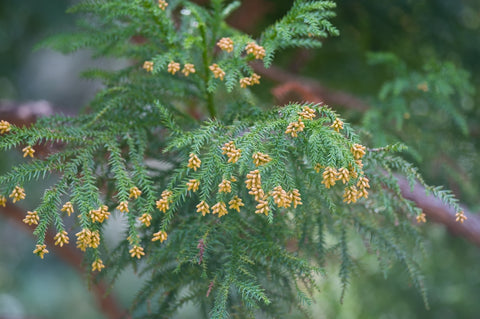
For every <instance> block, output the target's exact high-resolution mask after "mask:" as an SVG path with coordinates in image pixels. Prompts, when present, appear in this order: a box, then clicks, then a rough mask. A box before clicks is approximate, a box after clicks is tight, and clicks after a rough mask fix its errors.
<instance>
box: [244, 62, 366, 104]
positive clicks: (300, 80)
mask: <svg viewBox="0 0 480 319" xmlns="http://www.w3.org/2000/svg"><path fill="white" fill-rule="evenodd" d="M251 66H252V67H253V69H254V70H255V72H256V73H258V74H260V75H261V76H263V77H264V78H267V79H270V80H272V81H275V82H280V83H281V84H280V85H278V86H277V87H275V88H274V89H273V90H272V94H273V95H274V96H275V97H276V98H277V99H278V100H279V101H280V102H282V103H286V102H289V101H295V100H296V101H305V100H308V101H309V102H314V103H320V102H323V103H326V104H328V105H336V106H343V107H346V108H349V109H353V110H357V111H361V112H364V111H366V110H367V109H368V108H369V106H368V105H367V104H366V103H365V102H363V101H362V100H361V99H359V98H357V97H355V96H353V95H351V94H348V93H345V92H342V91H336V90H332V89H330V88H327V87H325V86H324V85H322V84H321V83H320V82H318V81H316V80H314V79H311V78H307V77H302V76H298V75H296V74H293V73H290V72H288V71H285V70H283V69H281V68H279V67H276V66H271V67H269V68H268V69H266V68H265V67H264V66H263V64H262V63H260V62H252V63H251ZM292 94H293V96H292ZM295 95H296V96H295Z"/></svg>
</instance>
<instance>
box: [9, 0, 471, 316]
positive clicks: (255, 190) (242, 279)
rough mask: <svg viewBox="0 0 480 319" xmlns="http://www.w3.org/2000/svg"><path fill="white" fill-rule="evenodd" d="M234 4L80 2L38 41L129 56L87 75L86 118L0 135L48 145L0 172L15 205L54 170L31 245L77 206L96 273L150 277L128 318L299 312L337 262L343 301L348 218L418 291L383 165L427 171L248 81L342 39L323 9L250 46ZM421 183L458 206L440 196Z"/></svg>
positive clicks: (294, 13) (398, 206)
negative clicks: (122, 231) (269, 100)
mask: <svg viewBox="0 0 480 319" xmlns="http://www.w3.org/2000/svg"><path fill="white" fill-rule="evenodd" d="M238 5H239V3H238V2H231V3H228V2H226V1H222V0H214V1H212V3H211V5H210V7H202V6H199V5H197V4H195V3H192V2H190V1H183V0H178V1H169V2H168V5H167V2H166V1H162V0H160V1H158V2H157V1H151V0H136V1H130V2H125V1H120V0H108V1H106V0H105V1H100V0H96V1H93V0H91V1H84V2H81V3H79V4H78V5H76V6H74V7H73V8H72V9H71V10H70V12H72V13H81V14H83V16H84V17H85V18H84V20H81V22H80V23H79V30H80V31H79V32H78V33H75V34H68V35H61V36H57V37H54V38H51V39H49V40H47V41H45V42H44V44H43V45H46V46H49V47H53V48H55V49H58V50H61V51H63V52H73V51H75V50H78V49H82V48H90V49H92V50H93V52H94V56H107V57H122V58H127V59H129V61H130V63H129V65H128V66H126V67H125V68H123V69H121V70H117V71H108V70H90V71H87V72H86V73H85V76H86V77H88V78H96V79H100V80H102V81H103V83H104V85H105V88H104V89H103V90H102V91H100V92H99V93H98V94H97V95H96V97H95V98H94V99H93V101H92V103H91V104H90V108H89V111H88V112H86V113H85V114H82V115H79V116H76V117H67V116H58V115H57V116H54V117H50V118H44V119H41V120H40V121H38V122H37V123H36V124H34V125H32V126H31V127H28V128H19V127H14V126H11V127H10V126H8V127H9V131H8V130H5V131H4V132H3V134H2V136H1V140H0V149H2V150H9V149H13V148H18V147H22V146H24V145H27V146H28V147H27V148H25V149H24V153H25V154H24V155H25V156H32V157H33V156H34V155H33V153H32V150H33V151H34V149H35V147H37V145H40V144H44V145H47V146H49V145H50V146H54V147H52V149H51V151H50V152H49V154H48V155H46V156H44V157H39V158H38V157H37V158H35V159H33V160H29V162H25V163H20V164H18V165H16V166H15V167H14V168H12V169H11V171H10V172H8V173H6V174H5V175H3V176H1V177H0V193H2V194H3V195H4V196H5V197H6V196H9V195H10V197H12V198H13V199H14V201H17V200H21V199H23V198H24V197H25V194H24V193H23V194H22V191H23V185H25V184H26V183H28V182H30V181H34V180H38V179H40V178H44V177H45V176H47V175H50V174H53V175H55V176H58V181H57V182H56V184H55V185H54V186H53V187H51V188H49V189H48V190H46V191H45V195H44V197H43V199H42V202H41V204H40V205H39V206H38V208H37V209H36V210H35V212H36V214H37V215H32V216H38V217H39V222H38V226H37V228H36V230H35V232H34V234H35V235H36V236H37V241H38V242H37V249H36V250H35V253H37V254H39V255H40V256H41V257H42V258H43V255H44V254H45V253H47V252H48V251H46V248H45V246H44V239H45V235H46V232H47V230H48V229H49V227H53V228H55V229H56V231H57V232H58V234H62V232H64V231H65V227H64V224H63V219H64V218H66V217H65V216H64V215H62V214H60V213H59V212H60V211H67V212H68V214H69V215H70V213H71V211H74V214H75V215H77V216H78V218H77V226H78V227H77V229H78V233H76V238H75V239H76V244H77V247H79V248H80V249H81V250H83V251H86V254H87V255H86V256H87V257H86V259H87V261H88V263H91V265H92V271H102V274H103V275H106V276H108V275H110V279H112V280H114V279H115V278H117V277H118V275H119V274H120V273H121V271H122V270H123V269H125V268H126V267H127V266H128V265H133V266H134V267H135V269H137V267H138V269H139V271H140V272H141V273H142V274H143V275H144V276H147V277H148V278H149V279H147V280H146V282H145V285H144V287H143V288H142V289H141V290H140V292H139V294H138V296H137V298H136V299H135V301H134V303H133V305H132V313H134V314H135V315H136V316H138V317H139V318H150V317H152V318H153V317H154V318H160V317H162V318H163V317H165V318H167V317H170V316H171V315H172V314H174V313H175V312H176V311H177V310H178V309H179V308H180V307H181V306H182V305H184V304H185V303H188V302H193V303H195V304H196V305H198V306H199V309H200V311H201V313H202V314H203V315H204V316H205V317H211V318H228V317H229V316H237V317H242V318H247V317H251V318H253V317H255V316H256V315H257V314H258V313H264V314H267V315H270V316H272V317H278V316H279V315H283V313H284V312H285V311H289V310H290V309H291V308H296V309H298V310H299V311H300V312H302V313H303V314H304V315H305V316H308V315H309V312H308V305H309V304H310V303H311V301H312V299H313V298H314V294H315V293H316V291H319V286H318V284H317V281H318V280H319V276H320V275H321V274H323V273H324V269H323V266H324V265H325V264H326V263H328V262H329V261H330V260H331V259H332V256H338V257H339V258H338V260H339V262H340V266H339V276H340V280H341V284H342V296H341V299H343V297H344V293H345V289H346V288H347V286H348V284H349V281H350V276H351V274H352V271H353V270H354V269H355V268H356V267H357V266H356V261H355V260H354V258H353V255H352V254H351V252H350V248H349V237H350V234H351V233H352V232H354V231H357V230H358V231H359V233H360V234H361V235H362V236H363V237H364V239H365V242H366V243H368V245H370V246H371V247H373V248H374V249H375V251H377V254H378V256H379V263H380V265H381V266H382V269H383V270H384V271H385V272H386V270H387V268H388V266H387V265H388V264H389V263H390V261H399V262H400V263H401V264H403V266H404V267H405V268H406V269H407V271H408V273H409V274H410V277H411V280H412V281H413V283H414V284H415V286H416V287H417V288H419V289H420V290H421V292H422V295H423V296H424V297H425V296H426V294H425V288H424V284H423V279H422V276H421V274H420V273H419V271H418V266H417V264H416V263H415V259H414V258H413V257H410V255H411V254H412V253H411V252H412V250H415V249H418V248H419V247H421V244H420V242H421V240H420V236H419V234H418V232H417V231H416V229H415V227H414V226H412V225H411V223H410V218H411V217H416V216H418V215H419V214H420V211H419V209H418V208H417V207H415V205H413V203H412V202H410V201H408V200H406V199H405V198H403V197H402V195H401V192H400V190H399V186H398V183H397V180H396V178H395V174H396V173H400V174H403V175H405V176H407V178H408V179H409V181H410V182H411V183H412V185H413V183H414V182H416V181H420V182H421V183H423V184H424V181H423V179H422V178H421V176H420V174H419V173H418V171H417V169H416V168H415V167H414V166H412V165H411V164H409V163H408V162H407V161H405V160H404V159H402V158H401V157H399V156H396V155H394V154H393V153H396V152H399V151H401V150H403V146H401V145H399V144H398V145H397V144H394V145H390V146H385V147H382V148H378V149H371V150H367V149H366V147H365V146H363V145H361V144H360V143H361V141H360V137H359V136H358V135H357V133H356V130H355V129H354V128H353V127H352V126H350V125H349V124H348V123H346V122H345V121H344V120H342V119H341V118H340V116H339V114H337V113H336V112H335V111H334V110H332V109H330V108H329V107H328V106H327V105H321V104H312V103H302V104H299V103H290V104H288V105H284V106H281V107H275V108H271V107H270V106H268V105H262V104H260V103H256V102H255V96H254V94H253V92H252V91H251V90H250V89H249V86H252V85H256V84H259V83H260V77H259V76H258V75H256V74H255V73H254V72H253V69H252V68H251V66H250V64H249V62H251V61H252V60H257V59H258V60H263V62H264V63H265V65H266V66H268V65H270V64H271V62H272V60H273V57H274V54H275V52H276V51H278V50H280V49H283V48H286V47H292V46H300V47H318V46H320V45H321V43H322V42H321V41H322V39H323V38H325V37H326V36H328V35H337V34H338V31H337V29H336V28H335V27H334V26H333V25H332V24H331V23H330V22H329V19H330V18H332V17H333V16H334V13H333V9H334V7H335V4H334V3H333V2H331V1H300V0H298V1H295V2H294V4H293V6H292V8H291V10H290V11H289V12H288V13H287V14H286V15H285V17H284V18H282V19H281V20H279V21H278V22H277V23H275V24H274V25H272V26H270V27H268V28H267V29H266V30H265V32H264V33H263V34H262V35H261V36H260V38H259V39H257V40H254V39H253V38H252V37H251V36H249V35H247V34H243V33H241V32H239V31H237V30H234V29H232V28H231V27H229V26H228V25H227V24H226V23H225V18H226V17H227V16H228V15H229V14H230V13H231V12H232V11H233V10H234V9H235V8H236V7H238ZM98 30H101V32H98ZM385 92H386V93H385V95H388V94H390V92H391V89H389V88H386V89H385ZM394 92H396V91H395V90H394ZM457 122H458V123H459V125H460V126H462V125H463V124H461V122H460V121H457ZM2 125H4V123H2ZM5 125H6V124H5ZM8 125H9V124H8ZM428 189H429V190H430V191H431V192H432V193H433V194H434V195H435V196H437V197H439V198H442V199H443V200H444V201H445V202H447V203H449V204H451V205H453V206H454V207H456V208H458V206H456V205H457V204H456V200H455V199H454V197H453V196H451V194H450V193H448V192H445V191H443V190H441V189H439V188H435V187H429V188H428ZM64 199H67V200H68V201H67V202H65V203H64V202H63V200H64ZM113 211H117V212H118V213H119V214H123V215H126V218H125V226H126V229H127V231H126V235H125V237H126V238H125V239H124V240H122V241H121V242H120V243H119V244H118V246H117V247H116V248H114V249H113V251H108V247H107V246H108V245H106V244H105V243H104V241H105V240H106V239H105V238H104V235H103V228H104V225H105V223H108V218H109V216H110V214H111V212H113ZM215 215H216V216H215ZM31 218H34V217H31ZM397 225H401V227H397ZM58 236H59V237H58V238H61V237H60V235H58ZM327 238H333V239H334V240H333V242H332V241H331V240H327ZM72 239H73V238H72ZM63 241H65V240H63V239H62V242H63ZM101 256H105V257H104V259H105V264H104V263H103V261H102V259H101ZM141 258H143V259H144V260H145V262H144V263H142V264H140V266H139V264H138V259H141ZM333 259H335V258H333ZM103 268H105V269H104V270H102V269H103ZM425 300H426V299H425ZM151 301H154V303H153V304H154V305H155V306H154V308H155V310H154V312H153V313H147V312H145V311H144V307H143V305H144V304H146V303H147V302H148V303H150V302H151Z"/></svg>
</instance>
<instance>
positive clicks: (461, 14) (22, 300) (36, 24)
mask: <svg viewBox="0 0 480 319" xmlns="http://www.w3.org/2000/svg"><path fill="white" fill-rule="evenodd" d="M199 2H202V1H199ZM203 2H207V1H203ZM72 3H73V1H65V0H48V1H47V0H2V1H1V2H0V100H1V103H0V107H2V108H4V110H5V108H10V109H11V108H12V107H13V108H19V107H21V106H20V105H23V104H24V103H26V102H30V101H35V103H37V105H40V106H41V105H44V106H45V107H46V108H47V109H49V110H50V109H52V110H54V111H55V112H64V113H67V114H76V113H78V112H79V111H80V110H81V108H82V107H84V106H86V105H88V101H89V99H91V98H92V97H93V96H94V94H95V92H96V91H97V90H98V89H99V88H101V84H100V83H95V82H92V81H86V80H82V79H81V78H80V77H79V75H80V73H81V71H82V70H84V69H85V68H86V67H89V66H93V65H96V66H98V65H101V66H102V67H108V68H116V67H121V66H122V65H125V63H128V61H110V60H102V61H93V60H92V59H91V58H90V54H89V52H86V51H81V52H77V53H75V54H73V55H69V56H64V55H62V54H60V53H56V52H53V51H50V50H47V49H41V50H37V51H34V48H35V45H36V44H37V43H38V42H39V41H41V40H42V39H45V38H46V37H47V36H48V35H51V34H55V33H59V32H64V31H68V30H71V29H73V27H74V23H73V21H74V20H73V17H72V16H69V15H67V14H66V13H65V11H66V9H67V8H68V6H69V5H71V4H72ZM291 4H292V1H285V0H278V1H274V0H245V1H242V7H241V8H240V9H239V10H238V11H237V12H236V13H235V14H234V15H233V16H232V17H231V19H230V23H231V24H232V25H235V26H236V27H238V28H241V29H243V30H245V31H247V32H250V33H251V34H253V35H256V34H259V31H260V30H262V28H263V27H264V26H266V25H268V24H270V23H272V22H274V21H275V20H276V19H278V18H279V17H281V16H282V14H283V13H284V12H285V11H286V10H287V9H288V8H289V7H290V5H291ZM337 4H338V9H337V14H338V16H337V17H336V18H335V19H334V20H333V23H334V24H335V25H336V26H337V27H338V28H339V30H340V34H341V35H340V37H337V38H331V39H327V40H326V41H325V43H324V47H323V48H322V49H319V50H315V51H309V50H298V49H296V50H288V51H286V52H284V53H283V54H282V55H279V56H278V57H277V60H276V64H277V65H280V66H281V67H283V68H285V69H287V70H288V71H289V72H291V73H293V74H302V76H308V77H311V78H313V79H316V80H318V81H320V82H321V83H322V84H323V85H325V86H326V87H329V88H332V89H336V90H341V91H344V92H348V93H349V94H354V95H356V96H358V97H359V98H362V99H363V100H364V101H365V102H366V103H372V104H375V103H376V102H375V101H377V100H378V99H377V96H378V92H379V90H380V88H381V86H382V84H383V83H384V82H385V81H386V80H390V79H391V78H392V76H393V75H394V74H392V71H391V70H390V69H388V68H382V67H375V66H372V65H369V64H368V63H367V60H368V59H367V54H368V52H376V51H386V52H393V53H395V54H396V55H397V57H399V59H401V60H402V61H404V62H405V64H406V65H407V66H408V67H409V68H410V69H412V70H420V69H421V68H422V65H424V64H425V63H427V62H428V61H430V60H432V59H435V60H438V61H451V62H452V63H453V64H454V65H456V66H457V67H459V68H463V69H465V70H466V71H467V72H468V73H469V74H470V83H471V85H472V87H473V88H474V89H476V91H480V90H479V89H480V62H479V61H480V1H478V0H458V1H451V0H430V1H426V0H411V1H410V0H392V1H372V0H340V1H338V2H337ZM99 32H101V30H99ZM274 86H275V83H273V82H272V83H266V84H265V86H262V87H261V88H260V89H257V90H258V91H257V93H259V94H260V95H262V96H263V97H264V98H265V99H266V100H267V101H268V100H271V101H272V103H278V102H279V101H278V100H276V99H275V97H274V96H273V95H272V94H271V89H273V88H274ZM479 100H480V98H479V94H475V93H472V94H471V95H470V96H469V97H468V99H467V100H465V99H460V100H459V104H460V105H459V108H460V109H461V112H462V113H463V114H464V115H465V117H466V118H467V121H468V125H469V127H470V131H469V133H468V134H467V136H464V135H462V136H460V135H459V133H458V131H456V128H455V127H454V126H446V127H445V128H443V129H444V131H445V132H444V133H445V134H447V135H446V136H448V137H449V138H450V139H449V141H454V140H455V139H456V138H458V141H461V143H462V145H463V146H464V148H465V149H468V150H469V152H470V153H471V154H470V153H469V154H470V155H469V156H468V157H464V158H463V159H462V160H458V159H459V158H460V157H461V156H453V154H449V153H448V152H447V151H445V152H444V153H439V154H440V155H442V156H443V155H445V156H446V157H447V158H448V157H449V156H450V157H452V158H453V164H452V165H448V163H447V164H445V163H443V162H441V161H439V162H436V161H435V162H432V160H431V158H429V157H428V156H423V157H422V156H413V155H412V158H410V159H411V160H413V161H414V162H415V164H416V165H418V166H419V167H420V168H421V171H422V173H423V174H424V175H425V177H426V180H427V181H428V182H429V183H431V184H438V185H445V186H446V187H449V188H451V189H453V190H454V192H455V194H456V195H457V196H458V198H459V199H460V200H461V202H462V203H464V204H466V205H467V206H468V207H469V209H470V210H471V211H472V212H478V211H480V193H479V190H480V182H478V180H479V179H477V178H476V177H477V176H479V174H480V172H479V169H478V163H480V162H476V163H475V159H476V158H478V156H479V154H480V151H479V150H480V147H479V142H478V141H479V140H480V139H479V135H480V110H479V109H480V107H479V106H480V103H479ZM42 101H43V102H42ZM6 105H8V107H7V106H6ZM12 105H13V106H12ZM1 111H2V109H0V112H1ZM338 111H339V112H340V113H341V114H342V116H343V117H344V118H346V119H347V120H349V121H351V122H352V123H354V124H361V123H362V116H361V114H359V112H358V110H352V109H346V108H342V107H341V106H339V108H338ZM420 131H421V128H420ZM403 133H404V135H405V136H404V137H405V140H407V141H408V140H409V139H410V140H413V141H414V140H416V139H418V132H413V131H405V132H403ZM435 143H438V144H435ZM431 146H432V147H433V148H434V149H438V150H440V151H441V150H442V148H444V149H445V150H447V149H449V148H450V147H452V145H448V146H446V145H442V141H431ZM453 146H454V145H453ZM419 153H420V155H421V149H420V150H419ZM440 155H439V156H440ZM435 156H437V155H435ZM426 159H427V160H426ZM18 161H22V158H21V154H19V153H16V152H10V153H6V154H5V153H2V156H1V157H0V172H5V171H6V170H8V168H9V167H10V166H11V165H12V163H14V162H18ZM446 162H448V161H446ZM450 164H451V163H450ZM459 176H460V177H459ZM46 185H48V181H45V184H43V185H42V184H37V185H31V186H30V188H27V193H28V194H30V196H29V197H28V200H27V201H24V202H23V203H21V206H22V207H24V208H27V207H33V206H34V205H36V204H38V201H39V198H40V196H41V194H42V192H43V189H44V186H46ZM112 220H113V221H111V222H110V238H111V242H112V243H114V242H115V240H116V235H115V234H116V233H117V231H118V228H121V227H122V222H121V220H119V219H118V218H117V219H115V216H114V218H112ZM419 227H420V226H419ZM421 227H422V228H423V229H424V233H425V237H426V247H427V253H426V254H425V258H424V259H423V260H422V263H421V268H422V269H423V271H424V274H425V281H426V283H427V287H428V292H429V299H430V308H431V309H430V310H426V309H425V305H424V304H423V302H422V299H421V296H420V294H419V293H418V292H417V291H416V290H415V289H414V288H413V287H412V286H411V285H410V284H409V281H408V276H407V274H405V273H403V271H401V270H400V269H401V268H397V267H396V266H395V265H392V269H391V271H390V273H389V274H388V277H386V278H385V276H384V274H383V273H380V272H379V270H378V267H377V266H376V258H375V256H372V255H369V254H367V252H366V251H365V249H364V248H362V247H363V245H361V244H360V243H359V244H358V247H356V245H355V239H353V243H352V248H356V250H355V251H356V257H357V260H358V270H357V273H356V276H355V277H352V279H351V286H350V288H349V290H348V292H347V294H346V296H345V299H344V303H343V304H340V301H339V298H340V285H339V282H338V280H337V278H336V274H337V272H338V269H337V268H335V266H336V265H335V260H332V261H331V262H330V263H329V264H327V265H326V270H327V276H326V277H323V278H319V282H320V285H321V287H322V293H320V294H319V295H318V298H317V303H316V304H314V305H312V310H313V313H314V317H315V318H382V319H387V318H392V319H393V318H409V319H410V318H452V319H453V318H478V317H479V313H480V303H479V302H478V297H479V296H480V248H479V247H477V246H475V245H474V244H472V243H470V242H468V241H467V240H465V239H464V238H459V237H457V236H455V234H452V233H450V232H448V231H447V230H446V228H445V227H444V226H443V225H440V224H434V223H427V224H426V225H422V226H421ZM118 233H119V232H118ZM358 241H360V238H358ZM33 248H34V240H33V239H32V237H31V234H30V232H28V231H26V230H25V228H24V227H21V225H18V224H17V223H15V222H14V221H12V220H11V219H9V218H6V217H4V216H3V214H0V318H18V319H19V318H45V319H46V318H51V319H54V318H55V319H56V318H70V319H77V318H78V319H80V318H94V319H95V318H99V319H100V318H106V317H105V314H104V313H102V311H101V309H100V308H99V307H98V301H97V300H96V298H95V296H94V295H93V294H92V293H91V290H89V287H88V282H87V277H86V275H84V274H81V273H79V272H77V271H76V270H75V269H73V268H72V267H71V266H70V265H68V264H67V263H65V262H64V261H63V260H61V259H59V258H57V257H56V256H55V254H49V255H48V256H46V258H45V259H44V260H40V259H39V258H38V257H36V256H34V255H33V254H32V253H31V251H32V250H33ZM140 285H141V278H140V279H139V278H138V277H136V276H135V274H134V273H133V271H131V270H127V271H125V272H124V274H122V276H121V277H120V278H119V279H118V281H117V282H116V284H115V285H114V287H113V288H112V296H114V298H115V299H116V300H117V302H118V304H119V305H120V307H123V308H125V309H126V308H128V305H129V303H130V301H131V300H132V298H133V297H134V296H135V293H136V291H137V290H138V289H139V287H140ZM287 317H288V318H301V316H299V315H296V314H290V315H288V314H287V315H286V318H287ZM178 318H195V312H194V311H193V310H192V309H191V307H190V308H189V307H187V308H186V309H184V310H182V312H181V313H180V315H179V316H178Z"/></svg>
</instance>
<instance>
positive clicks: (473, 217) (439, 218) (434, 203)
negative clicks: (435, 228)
mask: <svg viewBox="0 0 480 319" xmlns="http://www.w3.org/2000/svg"><path fill="white" fill-rule="evenodd" d="M396 177H397V179H398V185H399V186H400V189H401V191H402V195H403V197H405V198H406V199H409V200H411V201H413V202H415V204H416V205H417V206H418V207H419V208H421V209H422V210H423V212H424V213H425V215H426V216H427V219H428V220H432V221H434V222H436V223H440V224H443V225H445V226H446V227H447V229H448V230H449V231H450V232H451V233H453V234H455V235H458V236H463V237H465V238H466V239H468V240H469V241H471V242H472V243H474V244H475V245H477V246H480V216H479V215H478V214H472V213H470V212H469V211H468V210H467V209H463V211H464V213H465V216H466V217H467V220H466V221H465V222H464V223H460V222H457V221H455V214H456V213H457V212H456V211H455V209H454V208H453V207H450V206H447V205H446V204H444V203H443V202H442V200H441V199H439V198H436V197H434V196H433V195H430V196H427V194H426V192H425V188H424V187H423V186H422V185H420V184H419V183H416V184H415V186H414V188H413V190H412V189H411V188H410V185H409V184H408V181H407V179H406V178H405V177H403V176H396Z"/></svg>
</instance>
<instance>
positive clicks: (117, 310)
mask: <svg viewBox="0 0 480 319" xmlns="http://www.w3.org/2000/svg"><path fill="white" fill-rule="evenodd" d="M0 213H2V214H3V215H4V216H6V217H8V218H9V219H11V220H13V221H14V222H16V223H17V224H18V225H19V226H20V227H22V228H24V229H25V230H26V231H28V232H29V233H30V234H31V233H32V232H33V230H34V228H33V226H28V225H26V224H25V223H23V222H22V219H23V217H24V216H25V215H26V213H25V211H23V210H22V209H21V208H19V207H18V206H16V205H13V204H10V203H7V206H6V207H5V208H1V209H0ZM53 237H54V234H52V233H51V232H47V234H46V236H45V241H46V243H47V246H48V248H49V249H53V251H54V253H55V255H56V256H57V257H58V258H60V259H61V260H62V261H63V262H65V263H66V264H68V265H69V266H71V267H72V268H74V269H75V270H76V271H77V272H79V273H80V274H82V275H83V274H84V273H85V270H84V269H83V267H82V255H81V254H80V253H79V252H77V251H76V250H75V249H74V248H72V246H69V245H66V246H64V247H59V246H55V240H54V239H53ZM90 287H91V289H92V293H93V294H94V295H95V297H96V298H95V300H96V301H97V302H98V307H99V309H100V310H101V311H102V313H103V314H104V315H105V317H107V318H109V319H122V318H130V316H129V315H128V313H127V312H126V311H125V310H123V309H122V308H121V307H120V306H119V304H118V302H117V300H116V299H115V298H114V296H113V295H112V294H111V293H108V287H107V286H106V285H105V283H103V282H101V281H99V282H98V283H96V284H92V285H90Z"/></svg>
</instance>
